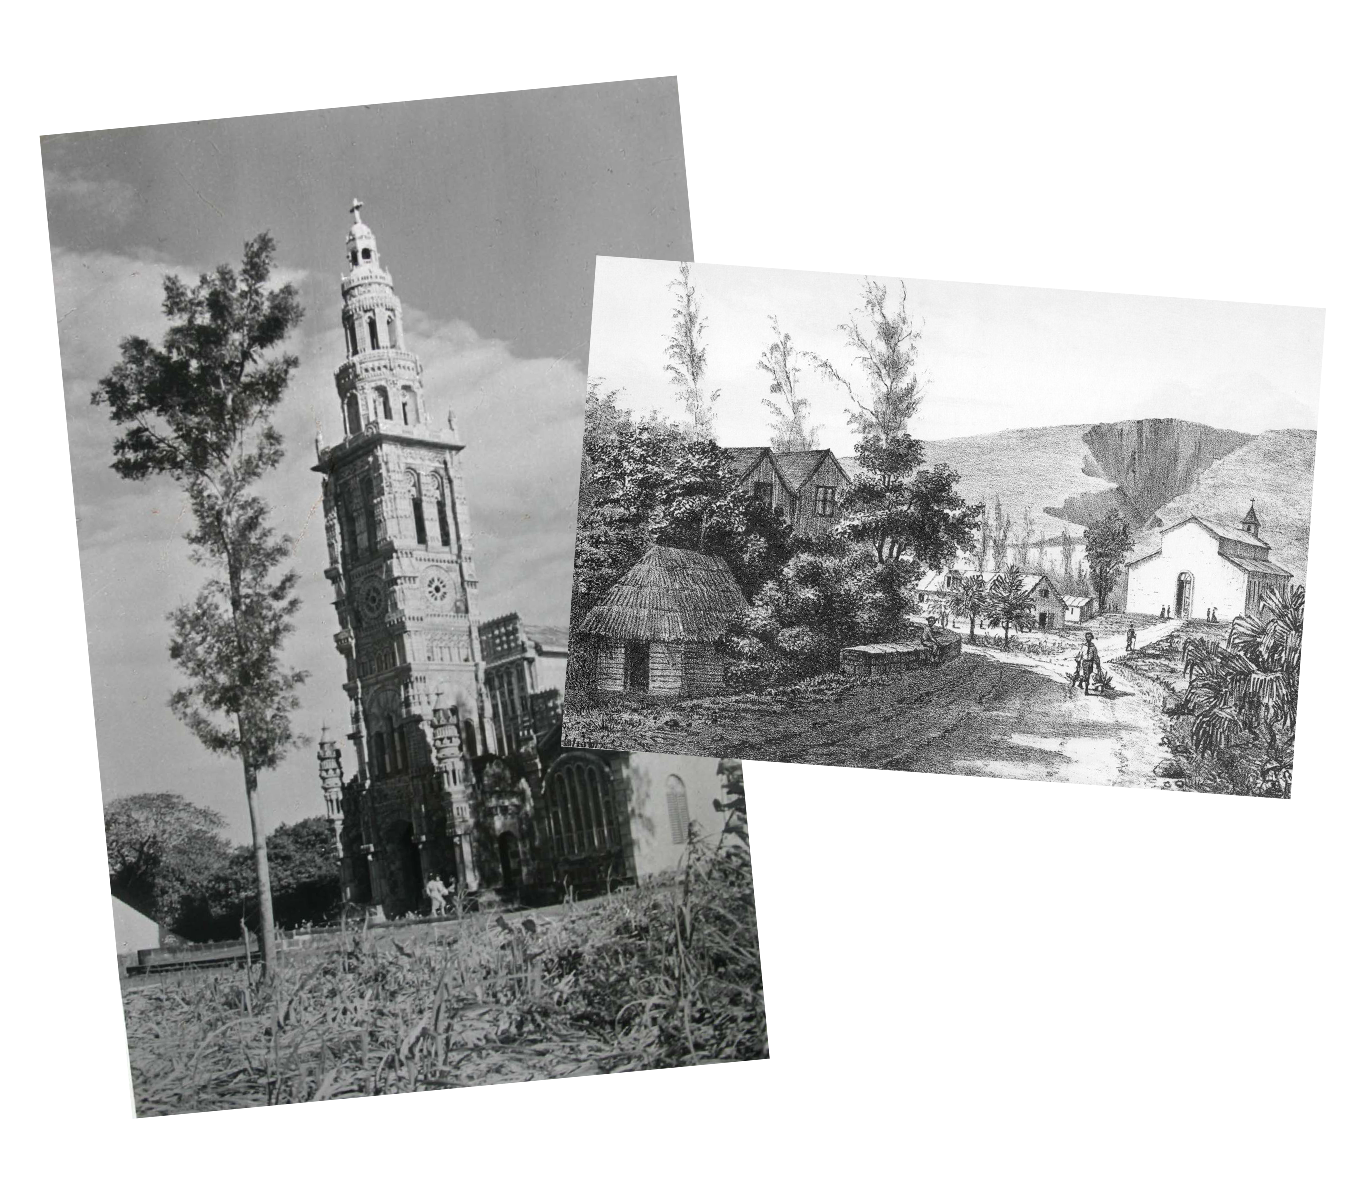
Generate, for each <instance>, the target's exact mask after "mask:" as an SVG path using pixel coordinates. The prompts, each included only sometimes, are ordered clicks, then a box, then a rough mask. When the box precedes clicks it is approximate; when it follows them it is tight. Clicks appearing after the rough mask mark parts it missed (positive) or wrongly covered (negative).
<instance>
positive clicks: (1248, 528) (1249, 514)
mask: <svg viewBox="0 0 1364 1194" xmlns="http://www.w3.org/2000/svg"><path fill="white" fill-rule="evenodd" d="M1241 529H1242V530H1243V531H1245V533H1246V534H1247V535H1254V536H1255V538H1257V539H1258V538H1259V537H1260V516H1259V515H1258V514H1256V513H1255V499H1254V498H1251V499H1250V509H1249V510H1247V511H1246V516H1245V517H1244V518H1243V519H1241Z"/></svg>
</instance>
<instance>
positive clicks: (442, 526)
mask: <svg viewBox="0 0 1364 1194" xmlns="http://www.w3.org/2000/svg"><path fill="white" fill-rule="evenodd" d="M431 492H432V493H433V494H435V497H436V527H437V529H438V530H439V531H440V545H441V546H442V547H449V546H450V518H449V515H448V514H447V513H446V510H445V486H444V485H442V484H441V482H440V478H439V477H432V478H431Z"/></svg>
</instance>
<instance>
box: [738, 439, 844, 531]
mask: <svg viewBox="0 0 1364 1194" xmlns="http://www.w3.org/2000/svg"><path fill="white" fill-rule="evenodd" d="M725 451H726V452H728V453H729V458H730V460H731V461H732V462H733V464H734V470H735V474H736V478H735V484H736V485H737V486H738V487H740V488H742V489H748V490H750V491H751V492H752V493H753V495H754V496H755V497H757V498H760V499H762V500H763V501H764V502H765V503H766V504H767V505H768V506H769V507H771V508H772V509H774V510H780V511H781V512H782V513H783V514H785V515H786V517H787V520H788V521H789V522H790V523H791V529H792V530H793V531H795V533H796V534H797V535H804V536H806V537H808V538H811V539H813V538H816V537H817V536H819V535H822V534H824V533H825V532H826V531H830V530H832V529H833V525H834V522H835V521H836V520H837V516H838V510H839V507H840V506H841V505H842V504H843V499H844V498H845V497H846V496H847V492H848V489H849V487H850V486H851V485H852V478H851V477H849V476H848V474H847V471H846V470H845V469H844V468H843V466H842V465H841V464H839V463H838V457H837V456H835V455H834V454H833V453H832V452H830V451H829V450H828V449H827V448H816V449H813V450H811V451H808V452H773V451H772V449H771V448H726V449H725Z"/></svg>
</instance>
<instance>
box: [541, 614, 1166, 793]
mask: <svg viewBox="0 0 1364 1194" xmlns="http://www.w3.org/2000/svg"><path fill="white" fill-rule="evenodd" d="M1178 625H1179V623H1178V622H1175V621H1171V622H1167V623H1159V624H1157V625H1156V626H1152V627H1150V628H1148V629H1147V630H1146V631H1143V632H1142V633H1141V634H1140V635H1139V636H1138V645H1139V646H1141V645H1145V643H1148V642H1153V641H1155V640H1156V639H1158V638H1161V637H1164V635H1166V634H1169V633H1170V632H1171V631H1173V630H1174V629H1175V628H1176V627H1177V626H1178ZM1122 646H1123V642H1122V636H1121V635H1116V636H1109V637H1106V638H1105V639H1102V640H1099V650H1100V653H1101V656H1102V657H1103V658H1104V660H1105V666H1108V665H1109V663H1110V662H1112V661H1115V660H1116V661H1118V662H1117V667H1116V670H1115V671H1114V673H1113V674H1114V677H1115V681H1116V683H1115V686H1114V689H1113V691H1111V692H1109V693H1105V694H1104V695H1101V696H1100V695H1091V696H1086V695H1084V693H1083V692H1080V691H1078V690H1073V689H1072V688H1071V687H1070V683H1069V673H1070V671H1071V669H1072V668H1073V666H1074V665H1073V663H1072V662H1071V660H1069V659H1068V658H1065V657H1061V658H1050V659H1035V658H1032V657H1030V656H1027V655H1023V654H1021V653H1016V652H1004V651H997V650H992V649H990V648H984V647H969V646H968V647H967V648H966V649H965V650H964V651H963V653H962V655H961V657H960V658H959V659H955V660H952V661H951V662H949V663H947V664H945V665H943V667H941V668H935V669H932V670H926V671H922V672H910V673H906V674H904V675H901V676H897V677H894V678H888V679H884V680H867V679H853V678H851V677H845V676H841V675H836V676H825V677H820V678H818V679H817V680H814V681H809V682H807V683H805V684H801V685H795V686H792V687H789V688H785V689H778V690H775V691H773V692H770V693H763V694H735V695H728V696H718V697H709V698H705V699H697V700H689V701H682V702H678V703H676V704H673V705H667V706H654V707H650V708H645V709H638V708H632V707H629V706H608V707H604V708H597V709H589V710H585V711H574V712H573V713H572V714H571V715H570V717H569V718H568V719H566V722H565V729H566V737H571V740H573V741H578V742H582V743H583V744H584V745H594V746H615V747H618V748H626V749H635V750H653V751H659V752H665V753H673V752H677V753H690V754H705V755H715V756H721V757H724V756H727V757H737V758H747V759H770V760H773V761H776V762H793V763H794V762H799V763H823V764H833V765H843V766H863V767H885V768H895V769H903V770H908V771H930V772H942V773H950V774H956V775H994V776H1003V777H1009V778H1014V779H1038V780H1065V781H1070V782H1076V783H1096V784H1117V785H1121V786H1127V787H1159V786H1161V783H1162V781H1161V780H1160V779H1159V778H1157V777H1156V776H1155V775H1154V774H1153V769H1154V767H1155V765H1156V763H1157V762H1158V761H1159V760H1160V759H1162V758H1163V757H1165V755H1164V752H1163V751H1162V749H1161V747H1160V738H1161V734H1162V732H1163V727H1162V724H1161V722H1162V718H1161V714H1160V712H1159V702H1160V694H1159V691H1158V690H1157V689H1156V688H1155V687H1154V686H1153V685H1151V684H1150V683H1149V682H1147V681H1145V680H1143V679H1142V678H1141V677H1138V676H1134V675H1132V674H1130V673H1127V672H1125V671H1124V670H1123V669H1122V667H1121V662H1120V659H1119V657H1120V655H1121V650H1122ZM579 735H581V737H579Z"/></svg>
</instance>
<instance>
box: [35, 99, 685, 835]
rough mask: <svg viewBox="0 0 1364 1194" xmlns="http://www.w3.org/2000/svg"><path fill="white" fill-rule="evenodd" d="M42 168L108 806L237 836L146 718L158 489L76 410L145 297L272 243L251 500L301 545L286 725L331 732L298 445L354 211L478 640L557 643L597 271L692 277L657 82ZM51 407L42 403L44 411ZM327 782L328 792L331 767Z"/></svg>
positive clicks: (167, 738)
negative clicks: (111, 802) (421, 427)
mask: <svg viewBox="0 0 1364 1194" xmlns="http://www.w3.org/2000/svg"><path fill="white" fill-rule="evenodd" d="M43 162H44V171H45V177H46V185H47V194H48V218H49V230H50V235H51V243H52V260H53V272H54V277H55V282H56V301H57V318H58V321H59V324H58V326H59V332H60V340H61V353H62V374H63V376H62V386H63V392H64V396H65V402H66V412H67V425H68V431H69V436H70V446H71V466H72V479H73V489H74V496H75V503H76V515H77V520H78V528H79V535H80V549H81V572H82V583H83V586H84V590H85V604H86V620H87V630H88V635H89V642H90V664H91V678H92V681H93V687H94V694H95V714H96V729H97V732H98V740H99V751H100V769H101V782H102V785H103V789H104V797H105V799H110V798H113V797H116V796H119V795H125V794H128V793H131V792H138V791H155V790H163V789H164V790H170V791H175V792H179V793H180V794H182V795H184V796H186V797H188V798H189V799H192V800H195V801H197V802H199V803H202V804H206V805H209V806H211V807H213V808H216V809H218V810H219V811H220V812H222V813H223V814H224V815H225V816H226V817H227V818H228V821H229V824H230V826H231V830H232V833H233V835H234V836H235V837H236V838H238V839H239V840H241V839H243V838H244V837H245V835H246V824H247V822H246V811H245V800H244V797H243V795H242V791H241V773H240V769H239V765H238V764H237V763H236V762H234V761H233V760H232V759H220V758H215V757H213V756H210V755H208V754H207V753H206V752H205V751H204V750H203V749H202V748H201V747H200V746H199V745H198V743H197V742H196V741H195V740H194V739H193V738H192V737H191V735H190V734H189V732H188V731H187V730H186V729H184V727H183V726H181V725H180V724H179V723H178V722H177V721H176V720H175V719H174V717H173V716H172V715H171V713H170V711H169V710H168V709H167V707H166V701H167V698H168V697H169V694H170V692H171V691H172V689H173V688H174V687H176V685H177V683H178V682H179V677H178V674H177V673H176V671H175V670H174V668H173V667H172V666H171V663H170V660H169V658H168V656H167V650H166V644H167V637H168V626H167V623H166V620H165V615H166V613H167V612H168V611H169V610H170V609H171V608H172V607H173V606H175V605H176V604H178V603H180V602H181V601H183V600H185V599H187V598H189V597H190V596H192V594H193V593H194V592H195V591H196V590H197V588H198V586H199V584H200V583H202V579H203V578H202V576H201V575H199V574H197V573H196V571H195V569H194V568H193V566H192V565H190V564H189V562H188V560H187V558H186V551H187V548H186V544H185V543H184V540H183V538H182V535H183V533H184V531H185V530H186V529H187V524H186V521H185V517H186V516H185V513H184V511H183V509H182V499H181V496H180V494H179V492H178V490H177V488H176V486H175V485H174V484H173V483H171V482H169V481H155V480H154V481H147V482H137V483H134V482H129V481H124V480H121V479H120V478H118V477H117V476H116V475H115V474H114V473H113V472H112V471H111V470H110V469H109V467H108V464H109V460H110V445H111V444H112V442H113V440H114V438H115V430H114V428H113V426H112V424H110V422H109V420H108V416H107V414H106V413H105V412H104V411H103V410H102V409H98V408H94V407H92V406H91V405H90V393H91V391H92V390H93V389H94V387H95V385H96V383H97V382H98V379H99V378H100V377H102V376H103V375H104V374H105V373H106V372H107V371H108V369H109V368H110V367H111V366H112V365H113V364H114V363H115V361H116V360H117V357H118V342H119V340H120V338H121V337H123V336H125V335H128V334H132V333H138V334H142V335H147V336H152V337H158V336H159V335H160V333H161V331H162V330H163V329H164V326H165V325H164V321H163V319H162V317H161V314H160V298H161V279H162V277H163V276H164V275H165V274H167V273H176V274H180V275H181V276H185V277H191V278H192V277H194V276H197V275H198V274H199V273H200V272H201V271H203V270H205V269H209V268H212V267H213V266H214V265H216V264H218V263H219V262H232V263H235V262H237V261H239V260H240V256H241V250H242V245H243V243H244V242H245V241H246V240H247V239H249V238H250V237H251V236H253V235H254V234H255V233H257V232H259V231H261V230H263V229H269V230H270V231H271V232H272V233H273V234H274V236H275V239H276V241H277V243H278V246H279V277H280V278H281V279H283V278H287V279H289V280H291V281H293V282H294V283H295V284H296V285H297V286H298V288H299V290H300V292H301V295H302V299H303V303H304V305H305V307H306V308H307V318H306V319H305V321H304V323H303V325H302V327H301V329H300V330H299V332H298V333H297V335H296V336H295V339H294V343H293V344H292V345H291V346H290V347H291V350H292V351H294V352H296V353H297V354H298V355H299V356H300V358H301V360H302V365H301V367H300V369H299V370H298V372H297V374H296V375H295V378H294V381H293V383H292V385H291V386H290V390H289V393H288V396H287V397H286V399H285V402H284V405H283V407H282V409H281V410H280V412H279V417H278V419H277V424H278V426H279V429H280V431H281V432H282V433H283V434H284V436H285V439H286V443H287V450H288V455H287V456H286V459H285V461H284V464H283V465H282V466H281V468H280V470H279V472H278V473H277V474H276V475H275V476H273V477H272V478H271V479H270V481H269V485H268V488H269V493H270V496H271V497H272V499H273V500H274V503H275V508H276V511H277V516H278V522H279V524H280V526H281V527H282V528H283V529H284V530H286V531H288V532H289V533H290V534H292V535H293V536H294V537H295V538H296V540H297V551H296V559H295V567H296V568H297V569H298V571H299V572H300V573H301V575H302V578H303V583H302V587H301V590H300V592H301V595H302V597H303V602H304V605H303V610H302V612H301V614H300V616H299V618H298V632H297V634H296V636H295V637H294V639H293V640H292V644H291V646H290V649H289V651H288V661H289V662H290V663H292V664H294V665H295V666H301V667H304V668H306V669H308V671H309V672H310V673H311V679H310V680H309V681H308V683H307V685H306V688H305V691H304V696H303V700H304V709H303V711H302V713H301V715H300V718H299V728H300V729H302V730H303V731H304V732H307V733H309V734H311V735H313V736H315V735H316V732H317V730H318V727H319V726H320V724H321V723H322V722H323V721H326V722H328V723H329V724H330V725H331V726H333V727H338V726H344V725H346V724H347V718H346V709H345V698H344V694H343V693H342V691H341V687H340V686H341V683H342V681H343V680H344V666H343V663H342V660H341V658H340V656H338V655H337V654H336V651H335V648H334V646H333V644H332V641H331V636H332V635H333V633H334V632H335V630H336V622H335V613H334V611H333V610H332V608H331V605H330V601H331V597H332V594H331V588H330V585H328V584H327V582H326V581H325V580H324V578H323V577H322V569H323V567H325V565H326V545H325V540H324V532H323V527H322V525H321V518H320V498H321V490H320V479H319V477H318V476H317V475H316V474H315V473H312V472H310V471H309V469H310V466H311V465H312V464H313V463H314V462H315V459H316V457H315V454H314V448H313V439H314V436H315V434H316V433H317V432H318V431H319V430H320V431H321V433H322V436H323V438H324V440H326V441H327V442H328V443H334V442H336V441H337V440H338V439H339V438H340V436H341V415H340V409H339V406H338V403H337V399H336V392H335V387H334V385H333V382H332V372H333V371H334V370H335V368H336V366H337V365H338V364H340V362H341V359H342V356H343V345H342V338H341V329H340V321H339V311H340V304H341V299H340V289H339V286H340V278H341V274H342V272H343V269H344V267H345V263H344V243H345V236H346V230H347V228H348V226H349V223H350V216H349V214H348V210H347V209H348V208H349V205H350V201H351V199H352V197H359V198H361V199H363V200H364V201H365V209H364V216H365V220H366V222H367V223H368V224H369V225H370V226H371V227H372V228H373V229H374V232H375V234H376V236H377V238H378V242H379V251H380V253H381V256H382V259H383V263H384V265H385V266H386V267H387V268H388V269H389V271H390V272H391V273H392V275H393V279H394V284H395V286H396V288H397V291H398V294H399V296H400V297H401V298H402V300H403V307H404V324H405V330H406V334H407V343H408V347H409V348H411V349H412V350H414V351H415V352H417V353H418V354H419V355H420V356H421V358H422V361H423V364H424V366H425V385H426V394H427V397H428V401H429V402H430V405H431V408H432V413H433V417H434V418H435V419H436V420H437V421H439V422H443V421H444V414H445V411H446V409H447V408H449V409H453V410H454V411H455V413H456V415H457V417H458V419H459V426H460V431H461V433H462V434H463V436H464V439H465V443H466V445H467V447H466V449H465V451H464V453H463V456H462V460H463V463H464V469H465V477H466V481H467V487H468V493H469V503H470V515H471V518H472V520H473V524H474V525H473V530H474V536H475V552H476V562H477V565H478V572H479V580H480V595H481V601H482V612H483V615H484V616H485V617H492V616H496V615H498V614H501V613H505V612H508V611H511V610H517V611H519V612H520V613H521V614H522V616H523V617H525V618H526V619H527V620H529V621H533V622H549V623H563V622H565V621H566V617H567V609H568V593H569V578H570V572H571V558H572V538H573V523H574V506H575V502H576V496H577V495H576V489H577V471H578V457H579V452H580V448H581V434H582V402H583V387H584V381H585V372H584V369H585V365H586V357H587V346H588V321H589V318H590V310H591V301H592V269H593V260H594V256H595V254H596V253H598V252H600V251H602V250H603V249H604V248H607V249H609V250H610V251H611V252H613V253H618V254H622V255H633V256H654V257H663V258H668V259H671V260H672V261H674V262H675V261H677V260H679V259H685V258H688V257H690V256H691V232H690V218H689V214H688V209H687V196H686V180H685V171H684V165H683V157H682V133H681V123H680V117H679V113H678V103H677V91H676V86H675V84H674V83H673V81H671V80H658V81H652V82H645V83H623V84H607V85H601V86H593V87H577V88H563V89H554V90H547V91H532V92H520V93H513V94H507V95H500V96H479V97H471V98H461V99H454V100H430V101H421V102H415V103H407V104H390V105H379V106H373V107H365V108H347V109H337V110H332V111H320V112H308V113H295V114H289V115H281V116H269V117H251V118H245V119H239V120H223V121H212V122H203V123H191V124H177V125H162V126H157V127H151V128H140V129H127V130H116V131H111V132H96V133H82V134H70V135H65V136H61V137H53V138H47V139H45V141H44V144H43ZM55 396H56V395H55V386H54V395H53V397H54V400H55ZM351 765H352V764H351V762H350V760H349V759H348V768H349V767H350V766H351ZM261 791H262V798H263V801H264V804H265V808H266V821H267V823H268V825H269V826H271V827H273V826H274V825H276V824H279V823H282V822H287V821H293V820H297V819H298V818H300V817H304V816H310V815H314V814H316V813H319V812H321V811H322V799H321V794H320V789H319V788H318V785H317V780H316V760H315V758H314V757H313V752H312V751H311V750H302V751H298V752H295V754H294V755H293V756H292V757H291V758H290V759H289V761H288V762H286V764H285V765H284V766H282V767H281V768H280V770H279V771H278V772H276V773H274V774H273V775H271V776H267V777H265V778H264V779H263V781H262V788H261Z"/></svg>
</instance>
